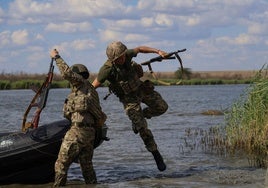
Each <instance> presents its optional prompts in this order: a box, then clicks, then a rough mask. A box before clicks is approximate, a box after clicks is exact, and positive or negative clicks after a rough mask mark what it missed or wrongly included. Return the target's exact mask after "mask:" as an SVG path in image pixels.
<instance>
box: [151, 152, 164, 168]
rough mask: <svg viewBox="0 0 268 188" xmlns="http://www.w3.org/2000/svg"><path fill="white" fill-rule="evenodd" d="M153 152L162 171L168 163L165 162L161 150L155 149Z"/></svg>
mask: <svg viewBox="0 0 268 188" xmlns="http://www.w3.org/2000/svg"><path fill="white" fill-rule="evenodd" d="M152 154H153V156H154V160H155V162H156V165H157V168H158V170H160V171H164V170H166V164H165V162H164V160H163V158H162V156H161V154H160V153H159V151H158V150H155V151H153V152H152Z"/></svg>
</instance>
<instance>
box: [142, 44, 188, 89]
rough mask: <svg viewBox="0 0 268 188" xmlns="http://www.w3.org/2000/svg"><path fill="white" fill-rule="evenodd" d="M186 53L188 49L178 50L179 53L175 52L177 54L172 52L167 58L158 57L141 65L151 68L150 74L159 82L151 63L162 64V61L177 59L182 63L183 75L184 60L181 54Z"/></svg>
mask: <svg viewBox="0 0 268 188" xmlns="http://www.w3.org/2000/svg"><path fill="white" fill-rule="evenodd" d="M184 51H186V49H182V50H177V51H175V52H170V53H168V54H167V55H166V56H165V57H162V56H157V57H154V58H152V59H150V60H149V61H145V62H143V63H141V65H147V66H148V68H149V71H150V73H151V74H152V75H153V77H154V78H155V79H156V80H158V79H157V78H156V75H155V74H154V72H153V69H152V66H151V63H154V62H161V61H162V60H168V59H176V58H177V60H178V61H179V62H180V66H181V72H182V74H183V64H182V60H181V58H180V56H179V53H180V52H184ZM173 55H174V56H173ZM158 82H161V83H162V84H164V85H166V83H164V82H163V81H159V80H158Z"/></svg>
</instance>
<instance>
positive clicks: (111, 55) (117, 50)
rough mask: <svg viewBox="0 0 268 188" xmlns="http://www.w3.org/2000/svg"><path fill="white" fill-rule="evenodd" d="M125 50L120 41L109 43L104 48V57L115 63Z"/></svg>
mask: <svg viewBox="0 0 268 188" xmlns="http://www.w3.org/2000/svg"><path fill="white" fill-rule="evenodd" d="M126 50H127V47H126V46H125V45H124V44H123V43H122V42H120V41H114V42H112V43H110V44H109V45H108V46H107V48H106V55H107V57H108V59H109V60H110V61H115V60H116V59H117V58H119V57H120V56H122V55H123V54H124V53H125V52H126Z"/></svg>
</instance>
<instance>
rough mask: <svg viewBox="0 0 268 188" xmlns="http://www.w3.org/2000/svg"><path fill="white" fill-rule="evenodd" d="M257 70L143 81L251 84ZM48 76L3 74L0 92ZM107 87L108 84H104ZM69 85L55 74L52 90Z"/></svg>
mask: <svg viewBox="0 0 268 188" xmlns="http://www.w3.org/2000/svg"><path fill="white" fill-rule="evenodd" d="M257 72H258V71H256V70H249V71H199V72H191V74H190V76H187V78H183V79H178V78H176V74H175V73H174V72H155V73H154V74H155V75H156V78H157V79H155V78H153V76H152V75H151V74H150V73H149V72H145V73H144V77H143V78H142V79H144V80H145V79H149V80H151V81H153V82H154V84H155V85H217V84H250V83H252V81H253V78H254V77H255V75H256V73H257ZM46 76H47V74H27V73H1V74H0V90H9V89H31V88H32V87H33V86H34V87H40V86H41V85H42V83H43V81H44V80H45V78H46ZM96 76H97V74H96V73H91V76H90V79H89V81H90V82H92V80H94V78H95V77H96ZM104 86H107V83H106V84H104ZM69 87H70V86H69V83H68V82H67V81H66V80H63V79H62V77H61V76H60V75H59V74H54V76H53V82H52V84H51V88H69Z"/></svg>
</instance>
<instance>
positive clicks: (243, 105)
mask: <svg viewBox="0 0 268 188" xmlns="http://www.w3.org/2000/svg"><path fill="white" fill-rule="evenodd" d="M267 93H268V69H267V67H266V68H265V69H264V68H263V69H262V70H260V71H258V73H257V74H255V76H254V78H252V83H251V84H249V86H248V87H247V89H246V91H245V92H244V93H243V95H241V96H240V98H239V99H238V100H237V101H235V102H234V103H233V105H232V106H231V108H230V109H229V110H228V111H227V112H225V113H224V115H225V121H224V124H223V125H218V126H214V127H211V128H210V129H209V130H202V129H199V130H194V129H189V130H186V131H185V132H186V134H185V136H186V137H185V143H186V145H190V146H191V145H192V144H191V142H189V140H190V141H191V140H195V141H196V142H194V143H195V144H196V143H198V141H199V143H198V144H196V145H199V146H201V148H202V149H203V150H205V151H207V152H211V153H216V154H220V155H223V156H238V157H239V158H241V157H243V156H244V157H246V158H247V159H248V162H249V164H250V166H253V167H257V168H267V167H268V152H267V151H268V113H267V112H268V94H267ZM267 173H268V169H267Z"/></svg>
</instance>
